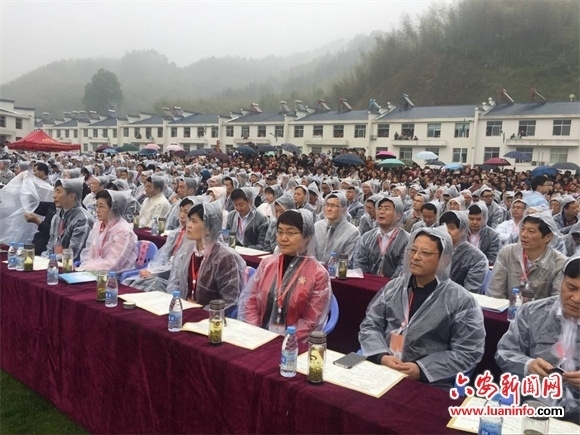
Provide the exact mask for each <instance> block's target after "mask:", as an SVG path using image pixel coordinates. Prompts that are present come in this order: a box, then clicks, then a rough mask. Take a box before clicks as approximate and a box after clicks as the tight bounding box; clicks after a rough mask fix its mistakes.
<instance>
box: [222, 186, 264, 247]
mask: <svg viewBox="0 0 580 435" xmlns="http://www.w3.org/2000/svg"><path fill="white" fill-rule="evenodd" d="M231 199H232V203H233V205H234V210H232V211H230V212H229V213H228V219H227V224H226V229H227V230H229V231H230V232H231V231H234V232H235V233H236V244H237V245H239V246H245V247H248V248H252V249H258V250H264V245H265V240H266V232H267V231H268V218H267V217H266V216H264V215H263V214H262V213H260V212H259V211H258V210H256V208H255V207H254V200H255V193H254V191H253V190H252V188H251V187H244V188H241V189H234V190H233V191H232V194H231Z"/></svg>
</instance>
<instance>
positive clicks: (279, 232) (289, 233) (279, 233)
mask: <svg viewBox="0 0 580 435" xmlns="http://www.w3.org/2000/svg"><path fill="white" fill-rule="evenodd" d="M298 234H302V233H301V232H300V231H282V230H276V236H278V237H283V236H286V237H294V236H297V235H298Z"/></svg>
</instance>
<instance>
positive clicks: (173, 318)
mask: <svg viewBox="0 0 580 435" xmlns="http://www.w3.org/2000/svg"><path fill="white" fill-rule="evenodd" d="M172 295H173V298H172V299H171V303H170V304H169V322H168V326H167V329H169V331H170V332H179V331H181V326H182V322H183V305H182V304H181V297H180V295H181V292H180V291H179V290H173V293H172Z"/></svg>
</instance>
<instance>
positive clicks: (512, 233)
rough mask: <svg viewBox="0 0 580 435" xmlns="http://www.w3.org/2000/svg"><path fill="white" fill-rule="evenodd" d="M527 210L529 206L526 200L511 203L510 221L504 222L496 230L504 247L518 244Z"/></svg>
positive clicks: (519, 199)
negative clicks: (521, 225) (521, 224)
mask: <svg viewBox="0 0 580 435" xmlns="http://www.w3.org/2000/svg"><path fill="white" fill-rule="evenodd" d="M526 208H527V204H526V201H525V200H524V199H521V198H517V199H515V200H514V201H513V202H512V203H511V206H510V211H509V214H510V219H508V220H506V221H503V222H502V223H500V224H499V225H498V226H497V228H496V229H495V230H496V231H497V234H498V237H499V241H500V242H501V243H502V246H505V245H508V244H510V243H517V241H518V238H519V235H520V223H521V222H522V219H523V217H524V214H525V211H526Z"/></svg>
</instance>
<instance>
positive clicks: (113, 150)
mask: <svg viewBox="0 0 580 435" xmlns="http://www.w3.org/2000/svg"><path fill="white" fill-rule="evenodd" d="M103 152H104V153H105V154H117V153H118V152H119V150H117V149H115V148H107V149H104V150H103Z"/></svg>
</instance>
